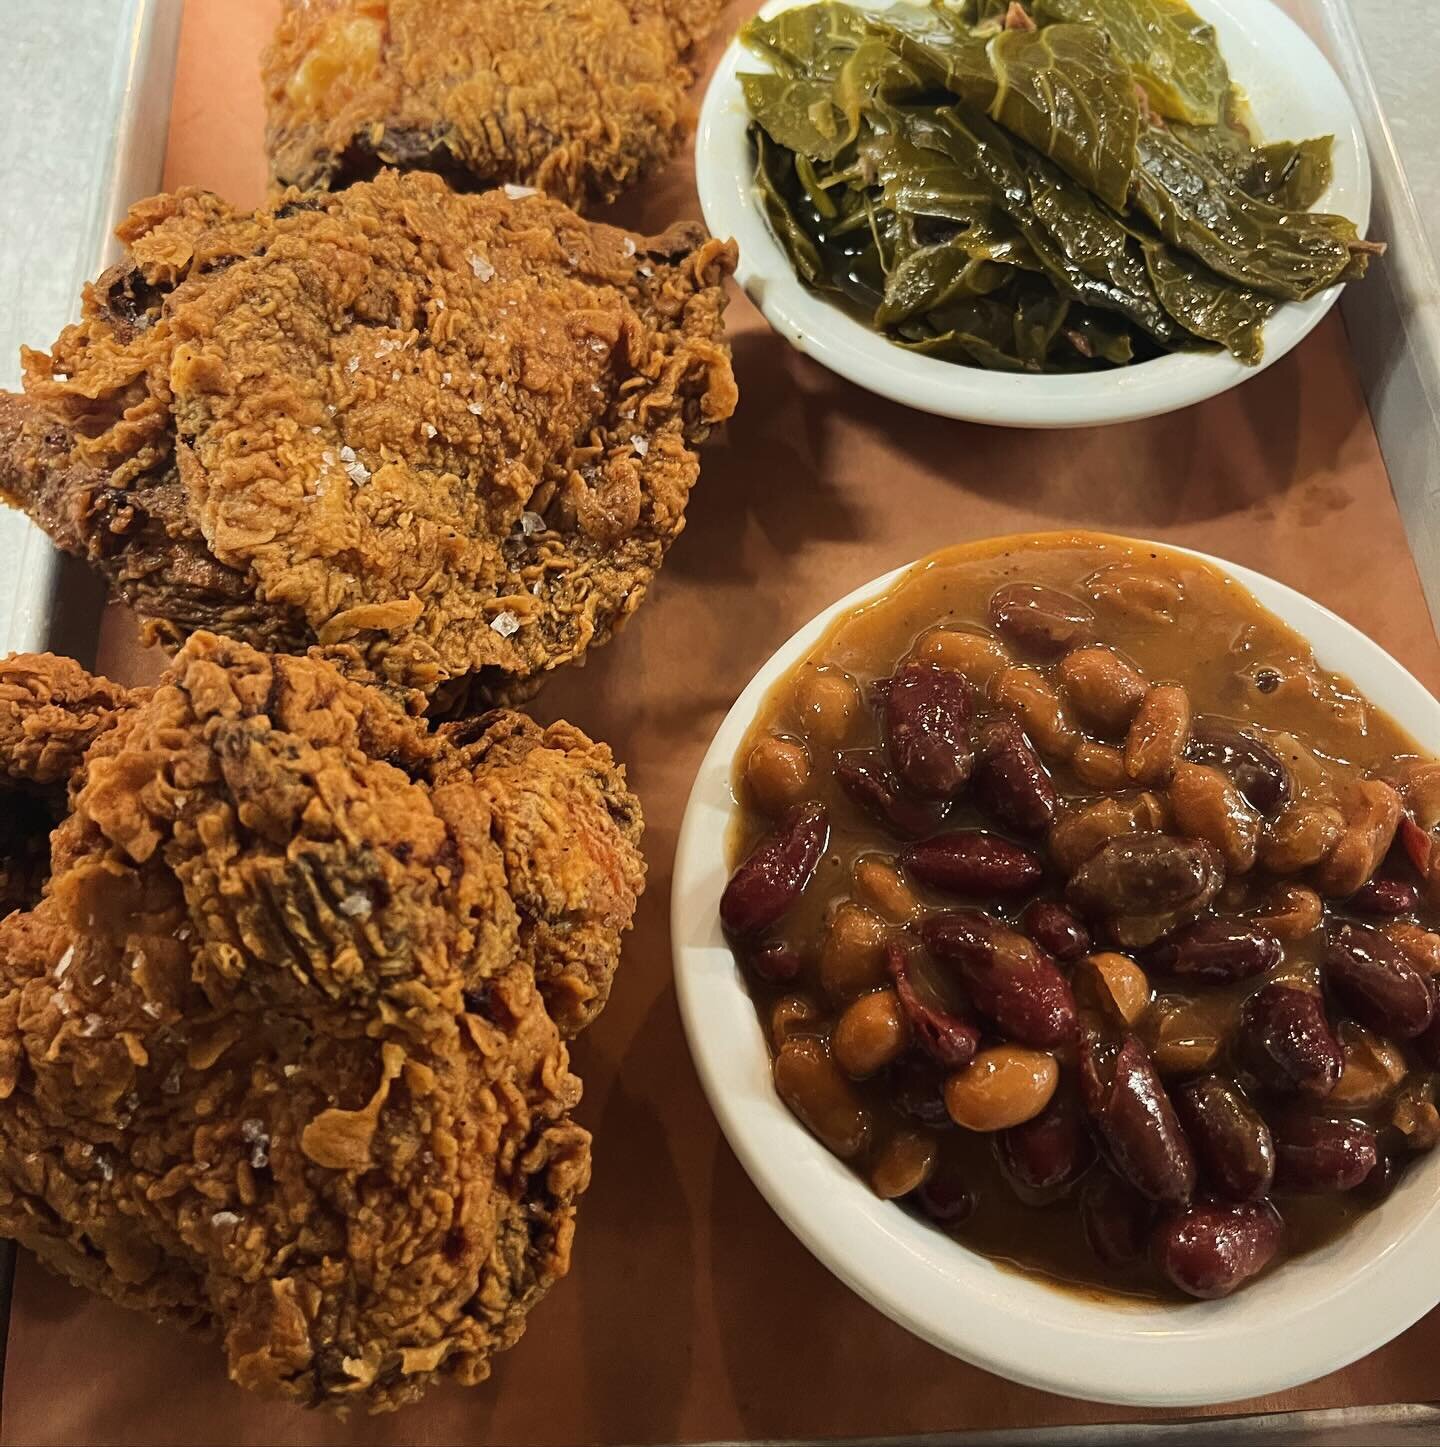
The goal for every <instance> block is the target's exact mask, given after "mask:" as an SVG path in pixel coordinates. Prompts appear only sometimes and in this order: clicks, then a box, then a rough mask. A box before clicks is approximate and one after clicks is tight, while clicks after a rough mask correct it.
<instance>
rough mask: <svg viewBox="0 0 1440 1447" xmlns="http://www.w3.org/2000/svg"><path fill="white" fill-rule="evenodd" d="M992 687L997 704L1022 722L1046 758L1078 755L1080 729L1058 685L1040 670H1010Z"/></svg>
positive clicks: (1002, 674) (998, 678) (1017, 668)
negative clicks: (1076, 748) (1057, 688)
mask: <svg viewBox="0 0 1440 1447" xmlns="http://www.w3.org/2000/svg"><path fill="white" fill-rule="evenodd" d="M990 688H991V694H992V696H993V697H994V699H995V702H996V703H998V704H999V705H1000V706H1001V707H1002V708H1004V709H1006V710H1008V711H1009V712H1010V713H1012V714H1014V715H1015V717H1016V718H1017V719H1019V721H1020V723H1021V725H1022V727H1023V728H1024V729H1025V732H1026V733H1027V734H1029V736H1030V738H1031V740H1032V741H1033V742H1034V744H1035V747H1036V748H1037V749H1039V751H1040V752H1041V753H1042V754H1044V755H1045V756H1046V757H1047V758H1052V759H1068V758H1069V757H1070V756H1071V754H1073V753H1074V752H1075V745H1076V744H1078V743H1079V742H1080V730H1079V729H1078V728H1076V727H1075V720H1074V719H1072V718H1071V717H1070V710H1069V709H1068V708H1067V707H1066V706H1065V700H1064V699H1062V698H1061V697H1060V695H1059V694H1058V693H1057V692H1056V691H1055V685H1054V684H1052V683H1051V682H1050V680H1049V679H1048V678H1046V677H1045V675H1044V674H1043V673H1041V672H1040V670H1039V669H1038V668H1019V667H1016V668H1007V669H1006V670H1005V671H1004V672H1003V673H1001V674H1000V675H999V676H998V677H997V678H996V679H995V681H994V682H993V683H992V684H991V686H990Z"/></svg>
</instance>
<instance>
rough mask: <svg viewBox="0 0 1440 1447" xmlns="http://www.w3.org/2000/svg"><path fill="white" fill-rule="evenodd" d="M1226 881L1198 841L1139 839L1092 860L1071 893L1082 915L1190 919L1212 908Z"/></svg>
mask: <svg viewBox="0 0 1440 1447" xmlns="http://www.w3.org/2000/svg"><path fill="white" fill-rule="evenodd" d="M1224 878H1225V876H1224V873H1223V871H1222V870H1221V868H1220V863H1219V860H1218V859H1216V857H1215V853H1214V851H1213V850H1212V849H1211V848H1210V847H1209V845H1207V844H1203V843H1201V842H1200V841H1199V840H1198V839H1177V838H1176V837H1175V836H1174V835H1171V834H1133V835H1130V836H1129V837H1126V838H1121V839H1112V840H1111V841H1110V842H1109V843H1108V844H1105V845H1103V846H1102V847H1101V848H1100V849H1099V850H1098V851H1097V852H1096V853H1095V854H1092V855H1091V856H1090V858H1089V859H1087V860H1086V861H1085V863H1084V864H1082V865H1081V866H1080V868H1079V869H1078V870H1076V871H1075V874H1074V875H1073V876H1072V877H1071V880H1070V884H1069V888H1068V889H1067V891H1066V893H1067V895H1068V897H1069V900H1070V903H1071V904H1073V905H1075V906H1076V907H1077V908H1078V909H1080V910H1081V912H1082V913H1084V914H1087V915H1099V916H1101V917H1108V918H1110V919H1118V918H1123V917H1125V916H1127V915H1134V916H1147V915H1169V914H1182V913H1183V914H1190V913H1197V912H1198V911H1200V910H1202V909H1204V908H1206V907H1207V906H1208V905H1209V903H1210V901H1211V900H1213V899H1214V898H1215V895H1216V893H1217V892H1218V891H1219V889H1220V886H1221V884H1222V883H1224Z"/></svg>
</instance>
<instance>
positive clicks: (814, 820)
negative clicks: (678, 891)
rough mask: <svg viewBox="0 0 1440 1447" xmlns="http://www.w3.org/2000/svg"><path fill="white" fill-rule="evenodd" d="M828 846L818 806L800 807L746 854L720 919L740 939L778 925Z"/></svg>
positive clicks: (822, 812)
mask: <svg viewBox="0 0 1440 1447" xmlns="http://www.w3.org/2000/svg"><path fill="white" fill-rule="evenodd" d="M829 840H830V823H829V816H828V815H827V813H826V811H825V806H824V805H823V804H802V805H800V806H799V807H798V808H796V809H793V810H792V811H791V812H790V813H789V814H787V815H786V816H785V819H784V822H783V823H782V824H781V826H780V828H779V829H778V830H777V831H776V832H775V833H774V834H770V835H767V836H766V837H765V838H764V839H762V840H761V841H760V843H759V844H757V845H756V846H755V848H754V849H753V850H751V852H750V854H749V855H748V856H747V857H746V859H745V862H744V863H743V864H741V865H740V867H739V868H738V869H737V870H736V871H735V873H734V874H732V875H731V876H730V882H729V884H727V885H726V886H725V892H724V894H722V895H721V896H720V919H721V922H722V923H723V924H724V926H725V928H726V929H727V930H728V931H729V932H730V934H732V935H734V936H737V937H739V938H745V937H749V936H754V935H758V934H762V933H763V932H764V931H765V930H767V929H769V928H770V927H771V926H772V925H775V924H778V923H779V922H780V920H781V919H783V918H784V916H785V915H786V914H787V913H788V912H789V910H790V909H791V908H792V907H793V906H794V904H795V902H796V900H798V899H799V898H800V895H801V893H802V891H803V890H804V888H805V886H806V885H807V884H808V883H809V882H810V877H811V876H812V875H813V874H814V873H815V866H816V865H817V864H819V862H820V858H821V856H822V855H823V854H824V853H825V847H826V845H827V844H828V843H829Z"/></svg>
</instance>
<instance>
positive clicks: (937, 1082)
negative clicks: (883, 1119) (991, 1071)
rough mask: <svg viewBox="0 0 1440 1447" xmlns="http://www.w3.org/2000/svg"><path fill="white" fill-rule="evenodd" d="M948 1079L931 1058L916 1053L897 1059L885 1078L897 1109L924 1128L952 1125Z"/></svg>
mask: <svg viewBox="0 0 1440 1447" xmlns="http://www.w3.org/2000/svg"><path fill="white" fill-rule="evenodd" d="M976 1038H977V1040H978V1038H979V1036H978V1032H977V1036H976ZM971 1053H972V1056H973V1053H974V1052H973V1051H972V1052H971ZM945 1078H946V1077H945V1072H944V1071H943V1070H941V1069H939V1068H937V1065H936V1062H935V1061H934V1059H933V1058H932V1057H929V1056H922V1055H917V1054H915V1053H914V1052H912V1053H911V1054H909V1055H904V1056H902V1057H901V1058H900V1059H899V1060H897V1061H896V1062H895V1064H894V1065H892V1066H891V1067H890V1070H889V1072H888V1073H887V1075H886V1077H885V1079H886V1084H887V1086H888V1087H889V1090H890V1096H891V1099H892V1100H894V1102H895V1104H896V1106H897V1108H898V1109H899V1110H900V1111H901V1112H902V1113H903V1114H905V1115H908V1116H909V1117H910V1119H911V1120H918V1121H920V1122H921V1124H923V1125H949V1124H950V1113H949V1111H947V1110H946V1109H945Z"/></svg>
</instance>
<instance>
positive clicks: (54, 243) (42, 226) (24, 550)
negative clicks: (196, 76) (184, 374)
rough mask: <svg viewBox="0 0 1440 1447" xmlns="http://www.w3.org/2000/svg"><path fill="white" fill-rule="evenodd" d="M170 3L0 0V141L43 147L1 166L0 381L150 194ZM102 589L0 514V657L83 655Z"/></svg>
mask: <svg viewBox="0 0 1440 1447" xmlns="http://www.w3.org/2000/svg"><path fill="white" fill-rule="evenodd" d="M182 10H183V0H66V3H65V4H64V5H59V6H57V5H56V4H55V0H7V3H6V7H5V19H6V22H7V24H6V34H7V37H8V38H9V43H8V45H7V47H6V49H5V50H4V51H3V52H0V131H3V133H4V134H6V135H10V136H24V135H33V133H34V131H35V127H36V120H37V117H41V116H43V117H44V123H45V126H44V130H43V133H42V134H43V144H33V143H31V144H25V145H17V146H12V147H11V148H9V151H8V154H7V156H6V157H5V159H4V160H3V161H0V182H3V191H4V195H5V198H6V206H5V208H4V212H3V215H0V384H4V385H6V386H12V387H13V386H15V385H16V384H17V383H18V381H19V361H18V359H19V349H20V347H21V346H22V345H27V344H28V345H31V346H47V345H48V344H49V343H50V341H51V340H52V339H53V338H54V337H55V335H56V334H57V333H58V332H59V330H60V329H61V327H63V326H64V325H65V324H66V322H68V321H69V320H71V319H72V318H73V317H74V316H75V315H76V312H77V310H78V306H79V297H80V292H81V288H82V287H83V285H84V283H85V282H86V281H88V280H89V279H90V278H92V277H94V276H95V275H97V274H98V273H99V272H100V271H101V270H103V269H104V268H105V267H106V266H108V265H109V264H110V263H111V262H112V261H113V260H114V259H115V256H116V255H117V247H116V243H115V241H114V239H113V235H112V233H113V231H114V229H115V226H116V225H117V224H118V223H119V221H120V220H121V218H122V217H123V216H124V215H125V212H126V209H127V208H128V207H129V205H130V203H131V202H132V201H134V200H137V199H138V198H140V197H141V196H146V195H149V194H151V193H153V192H154V191H157V190H158V189H159V187H160V180H161V174H162V172H163V170H164V164H165V144H166V139H167V137H168V135H169V129H170V99H171V93H172V91H173V88H174V78H175V60H176V54H177V51H178V49H179V43H180V20H181V14H182ZM102 603H103V591H102V589H101V588H100V586H99V584H98V582H97V581H96V580H95V579H94V577H93V576H91V574H90V573H89V570H88V569H86V568H85V567H84V566H83V565H82V564H79V563H76V562H74V561H72V560H69V559H64V558H62V557H61V555H60V554H59V553H57V552H56V550H55V549H54V548H53V547H52V546H51V544H50V542H49V541H48V540H47V539H46V538H45V536H44V535H43V534H42V533H41V532H40V531H39V530H38V529H37V528H35V527H33V526H32V525H31V524H30V523H29V522H28V521H27V520H26V519H25V518H24V517H22V516H21V515H20V514H19V513H15V512H11V511H9V510H7V509H0V653H7V652H11V651H20V650H30V651H33V650H40V649H46V648H50V649H54V650H56V651H58V652H68V653H71V654H73V655H75V656H76V657H78V658H80V659H81V660H82V661H89V660H90V658H91V657H92V656H93V652H94V647H95V637H96V626H95V624H96V619H97V618H98V616H99V611H100V608H101V606H102Z"/></svg>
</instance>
